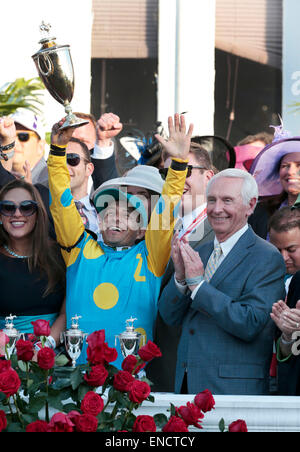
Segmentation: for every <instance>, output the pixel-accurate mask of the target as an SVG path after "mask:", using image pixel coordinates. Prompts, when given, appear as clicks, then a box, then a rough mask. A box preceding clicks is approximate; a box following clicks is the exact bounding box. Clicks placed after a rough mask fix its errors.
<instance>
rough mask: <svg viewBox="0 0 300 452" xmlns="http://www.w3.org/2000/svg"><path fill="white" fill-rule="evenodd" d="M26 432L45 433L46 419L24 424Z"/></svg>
mask: <svg viewBox="0 0 300 452" xmlns="http://www.w3.org/2000/svg"><path fill="white" fill-rule="evenodd" d="M26 432H27V433H45V432H48V424H47V422H46V421H35V422H31V424H28V425H27V426H26Z"/></svg>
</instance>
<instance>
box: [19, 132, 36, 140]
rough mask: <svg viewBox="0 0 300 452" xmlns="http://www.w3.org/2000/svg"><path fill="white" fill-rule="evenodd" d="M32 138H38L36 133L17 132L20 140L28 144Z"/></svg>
mask: <svg viewBox="0 0 300 452" xmlns="http://www.w3.org/2000/svg"><path fill="white" fill-rule="evenodd" d="M32 136H37V135H36V133H35V132H33V131H31V130H29V131H28V132H17V137H18V140H19V141H21V142H22V143H26V141H28V140H29V139H30V138H31V137H32Z"/></svg>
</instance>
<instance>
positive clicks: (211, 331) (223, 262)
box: [159, 169, 285, 395]
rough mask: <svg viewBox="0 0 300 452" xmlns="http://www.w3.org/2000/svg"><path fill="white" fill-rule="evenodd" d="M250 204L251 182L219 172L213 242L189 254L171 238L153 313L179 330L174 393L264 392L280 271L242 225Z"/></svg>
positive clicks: (275, 255) (265, 246) (268, 249)
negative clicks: (167, 268) (168, 267)
mask: <svg viewBox="0 0 300 452" xmlns="http://www.w3.org/2000/svg"><path fill="white" fill-rule="evenodd" d="M257 198H258V189H257V184H256V182H255V179H254V178H253V176H251V175H250V174H249V173H247V172H245V171H243V170H239V169H228V170H224V171H221V172H220V173H218V174H216V175H215V176H214V177H213V178H212V179H211V181H210V182H209V183H208V186H207V216H208V220H209V222H210V224H211V226H212V228H213V230H214V232H215V239H214V241H211V242H208V243H206V244H204V245H201V246H200V247H199V248H198V249H197V250H193V249H192V248H191V247H190V245H189V244H188V243H187V241H184V240H181V241H179V239H178V236H177V235H176V236H175V238H174V240H173V246H172V259H173V262H174V267H175V277H174V278H173V281H172V284H169V285H168V286H167V288H166V290H165V291H164V292H163V294H162V296H161V298H160V301H159V311H160V314H161V316H162V317H163V319H164V320H165V322H166V323H169V324H172V325H181V326H182V334H181V338H180V343H179V347H178V354H177V365H176V378H175V392H183V393H197V392H199V391H203V390H204V389H206V388H207V389H209V390H211V391H212V392H213V393H214V394H245V395H253V394H268V390H269V369H270V362H271V358H272V346H273V329H272V323H271V322H270V321H269V320H270V312H271V310H272V305H273V303H274V302H275V301H277V300H278V299H280V298H282V296H284V292H285V291H284V275H285V265H284V261H283V259H282V257H281V255H280V253H279V252H278V250H277V249H276V248H275V247H274V246H273V245H271V244H270V243H268V242H266V241H265V240H263V239H261V238H259V237H258V236H257V235H256V234H254V232H253V231H252V229H251V227H249V226H248V224H247V220H248V217H249V215H251V213H252V212H253V209H254V207H255V205H256V201H257Z"/></svg>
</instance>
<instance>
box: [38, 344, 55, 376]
mask: <svg viewBox="0 0 300 452" xmlns="http://www.w3.org/2000/svg"><path fill="white" fill-rule="evenodd" d="M37 362H38V365H39V366H40V367H41V369H45V370H49V369H52V367H53V366H54V363H55V352H54V350H52V348H50V347H44V348H41V349H40V350H39V351H38V354H37Z"/></svg>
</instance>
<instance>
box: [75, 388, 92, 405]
mask: <svg viewBox="0 0 300 452" xmlns="http://www.w3.org/2000/svg"><path fill="white" fill-rule="evenodd" d="M90 390H91V388H90V387H89V386H88V385H80V386H79V388H78V401H81V400H82V399H83V397H84V396H85V395H86V393H87V392H89V391H90Z"/></svg>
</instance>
